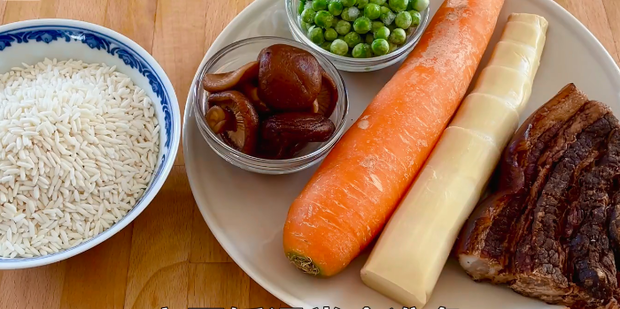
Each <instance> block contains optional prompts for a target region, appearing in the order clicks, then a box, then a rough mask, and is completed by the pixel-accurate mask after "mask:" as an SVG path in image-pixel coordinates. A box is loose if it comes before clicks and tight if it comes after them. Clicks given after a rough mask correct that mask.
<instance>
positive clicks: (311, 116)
mask: <svg viewBox="0 0 620 309" xmlns="http://www.w3.org/2000/svg"><path fill="white" fill-rule="evenodd" d="M335 130H336V126H335V125H334V123H333V122H332V121H331V120H329V118H327V117H325V116H323V115H319V114H316V113H296V112H292V113H283V114H277V115H273V116H271V117H269V118H267V119H265V120H264V121H263V123H262V124H261V130H260V131H261V137H262V139H263V140H266V141H278V142H280V143H292V142H307V143H311V142H325V141H327V140H329V138H330V137H331V136H332V134H333V133H334V131H335Z"/></svg>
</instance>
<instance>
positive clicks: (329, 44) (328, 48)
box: [321, 42, 332, 51]
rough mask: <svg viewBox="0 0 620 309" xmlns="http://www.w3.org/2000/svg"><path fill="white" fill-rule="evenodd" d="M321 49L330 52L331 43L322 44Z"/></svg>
mask: <svg viewBox="0 0 620 309" xmlns="http://www.w3.org/2000/svg"><path fill="white" fill-rule="evenodd" d="M321 47H322V48H323V49H324V50H326V51H330V49H331V47H332V42H323V44H321Z"/></svg>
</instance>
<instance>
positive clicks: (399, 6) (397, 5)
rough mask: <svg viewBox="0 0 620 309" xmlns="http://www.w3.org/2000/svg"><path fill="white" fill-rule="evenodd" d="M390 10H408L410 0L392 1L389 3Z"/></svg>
mask: <svg viewBox="0 0 620 309" xmlns="http://www.w3.org/2000/svg"><path fill="white" fill-rule="evenodd" d="M389 4H390V8H391V9H392V11H394V12H402V11H405V10H407V6H408V5H409V0H390V2H389Z"/></svg>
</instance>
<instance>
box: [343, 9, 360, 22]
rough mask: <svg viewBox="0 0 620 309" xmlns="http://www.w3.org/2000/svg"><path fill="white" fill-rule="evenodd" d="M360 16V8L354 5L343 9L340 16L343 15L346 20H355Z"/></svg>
mask: <svg viewBox="0 0 620 309" xmlns="http://www.w3.org/2000/svg"><path fill="white" fill-rule="evenodd" d="M359 16H360V9H358V8H356V7H354V6H352V7H349V8H345V9H344V10H342V15H341V16H340V17H342V19H344V20H346V21H354V20H356V19H357V18H358V17H359Z"/></svg>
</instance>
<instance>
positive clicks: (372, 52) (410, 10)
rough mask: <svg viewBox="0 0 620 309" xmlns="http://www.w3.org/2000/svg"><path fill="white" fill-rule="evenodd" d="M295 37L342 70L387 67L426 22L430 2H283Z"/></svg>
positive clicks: (411, 43)
mask: <svg viewBox="0 0 620 309" xmlns="http://www.w3.org/2000/svg"><path fill="white" fill-rule="evenodd" d="M286 11H287V14H288V22H289V26H290V28H291V32H292V34H293V37H294V38H295V39H296V40H298V41H300V42H302V43H304V44H307V45H310V46H311V47H312V48H314V49H315V50H317V51H318V52H320V53H321V54H323V55H325V56H326V57H328V58H329V59H330V60H331V61H332V62H333V63H334V65H335V66H336V67H337V68H338V69H339V70H342V71H346V72H369V71H376V70H380V69H383V68H386V67H388V66H391V65H393V64H395V63H397V62H399V61H401V60H403V59H404V58H405V57H407V55H408V54H409V53H410V52H411V51H412V50H413V47H414V46H415V45H416V44H417V43H418V41H419V40H420V37H421V36H422V33H423V32H424V29H425V28H426V26H427V24H428V23H429V21H430V17H429V15H430V13H429V11H430V8H429V0H286Z"/></svg>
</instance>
